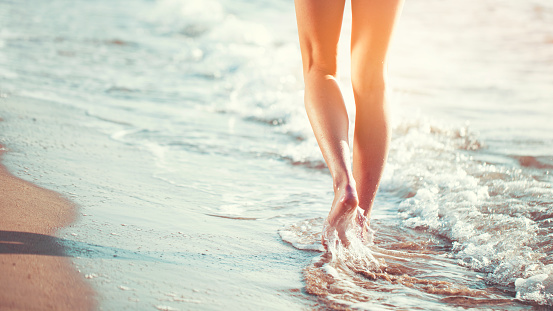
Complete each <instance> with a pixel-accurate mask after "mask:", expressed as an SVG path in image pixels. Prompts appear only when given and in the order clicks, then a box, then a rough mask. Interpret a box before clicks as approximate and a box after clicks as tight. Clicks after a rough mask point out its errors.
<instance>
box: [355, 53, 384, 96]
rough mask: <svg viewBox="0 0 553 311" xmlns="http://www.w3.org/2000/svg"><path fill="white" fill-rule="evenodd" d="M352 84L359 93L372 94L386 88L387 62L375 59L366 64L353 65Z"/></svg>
mask: <svg viewBox="0 0 553 311" xmlns="http://www.w3.org/2000/svg"><path fill="white" fill-rule="evenodd" d="M351 84H352V86H353V91H354V92H355V93H357V94H372V93H375V92H377V93H378V92H379V91H384V90H385V89H386V63H385V62H379V61H375V62H374V63H371V64H367V65H365V66H352V68H351Z"/></svg>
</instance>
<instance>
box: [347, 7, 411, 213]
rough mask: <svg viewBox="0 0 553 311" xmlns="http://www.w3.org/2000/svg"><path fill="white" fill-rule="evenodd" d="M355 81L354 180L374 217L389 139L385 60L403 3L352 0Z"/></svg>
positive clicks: (361, 204) (362, 204)
mask: <svg viewBox="0 0 553 311" xmlns="http://www.w3.org/2000/svg"><path fill="white" fill-rule="evenodd" d="M351 6H352V34H351V64H352V69H351V80H352V85H353V92H354V97H355V106H356V116H355V131H354V140H353V176H354V177H355V180H356V181H357V193H358V194H359V207H361V208H362V209H363V210H364V215H365V216H366V217H369V218H370V213H371V210H372V206H373V203H374V197H375V195H376V191H377V189H378V186H379V183H380V178H381V176H382V171H383V169H384V164H385V162H386V157H387V155H388V144H389V141H390V126H389V121H388V111H387V105H386V57H387V52H388V46H389V43H390V38H391V35H392V31H393V28H394V25H395V23H396V20H397V18H398V17H399V13H400V11H401V7H402V6H403V0H386V1H381V0H352V1H351Z"/></svg>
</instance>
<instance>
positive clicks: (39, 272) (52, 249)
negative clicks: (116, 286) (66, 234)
mask: <svg viewBox="0 0 553 311" xmlns="http://www.w3.org/2000/svg"><path fill="white" fill-rule="evenodd" d="M4 150H5V149H4V148H2V145H0V160H1V156H2V153H3V152H4ZM0 184H1V185H2V187H0V206H1V208H0V275H2V282H0V309H2V310H93V309H94V308H95V305H96V302H95V299H94V292H93V290H92V288H91V287H90V285H88V284H87V283H86V282H85V279H84V277H83V276H82V275H80V273H79V272H78V271H77V269H76V268H75V266H74V264H73V263H72V262H71V260H70V259H69V258H68V257H67V255H66V254H65V252H64V249H63V246H62V245H61V243H60V242H59V239H58V238H57V237H56V232H57V231H58V230H59V229H61V228H62V227H64V226H68V225H69V224H71V223H72V222H73V221H74V220H75V214H76V213H75V206H74V204H73V203H71V202H70V201H68V200H66V199H64V198H63V197H61V196H60V195H59V194H57V193H55V192H53V191H50V190H47V189H44V188H40V187H38V186H36V185H34V184H31V183H29V182H27V181H24V180H22V179H20V178H17V177H15V176H13V175H11V174H10V173H9V172H8V170H7V169H6V167H4V166H3V165H2V164H1V163H0Z"/></svg>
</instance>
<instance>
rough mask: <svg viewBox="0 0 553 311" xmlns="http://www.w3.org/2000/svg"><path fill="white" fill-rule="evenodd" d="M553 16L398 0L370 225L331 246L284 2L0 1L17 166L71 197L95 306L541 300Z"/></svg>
mask: <svg viewBox="0 0 553 311" xmlns="http://www.w3.org/2000/svg"><path fill="white" fill-rule="evenodd" d="M346 11H347V9H346ZM350 20H351V18H350V16H349V15H348V14H347V13H346V16H345V20H344V27H343V40H342V41H341V43H340V51H341V55H340V83H341V85H342V86H343V88H344V93H345V98H346V101H347V102H348V105H349V107H348V108H349V110H350V113H351V115H352V117H353V115H354V113H355V112H354V111H353V109H352V104H353V103H352V98H353V96H352V94H351V90H350V83H349V80H348V75H349V69H348V68H349V61H348V56H347V48H348V38H347V37H348V34H349V31H350V27H349V25H348V22H349V21H350ZM552 23H553V4H552V3H550V2H549V1H546V0H530V1H514V0H470V1H463V2H459V1H438V0H426V1H408V2H407V3H406V4H405V8H404V11H403V15H402V19H401V21H400V24H399V26H398V29H397V33H396V36H395V38H394V42H393V47H392V51H391V58H390V67H389V71H390V77H391V81H390V84H391V87H392V100H391V106H392V112H393V139H392V144H391V150H390V155H389V159H388V164H387V167H386V170H385V173H384V177H383V181H382V185H381V189H380V192H379V194H378V197H377V201H376V206H375V209H374V212H373V219H372V221H371V227H372V229H373V230H374V234H373V243H369V244H360V243H358V244H355V245H353V246H352V247H351V248H349V249H344V248H342V247H341V246H340V245H336V246H335V245H334V244H332V245H331V248H330V249H331V252H326V253H325V252H323V251H322V246H321V244H320V242H319V240H320V232H321V230H322V227H323V222H324V218H325V216H326V214H327V213H328V211H329V208H330V203H331V202H332V197H333V193H332V181H331V179H330V176H329V174H328V173H327V170H326V167H325V164H324V161H323V159H322V156H321V155H320V152H319V150H318V147H317V144H316V142H315V140H314V138H313V135H312V133H311V129H310V127H309V123H308V121H307V118H306V115H305V112H304V110H303V82H302V76H301V59H300V54H299V46H298V42H297V34H296V25H295V16H294V10H293V2H292V1H283V0H263V1H261V0H257V1H242V0H239V1H237V0H234V1H230V0H204V1H185V0H163V1H146V0H138V1H124V0H117V1H106V0H97V1H80V0H77V1H65V0H53V1H34V0H29V1H24V2H19V1H0V117H1V118H2V119H3V121H2V122H0V143H2V144H3V145H4V146H5V147H6V149H8V152H7V153H6V154H5V155H4V156H3V163H4V164H5V165H6V166H7V167H8V168H9V169H10V171H11V172H13V173H14V174H15V175H17V176H20V177H22V178H24V179H27V180H30V181H32V182H34V183H37V184H38V185H41V186H44V187H47V188H49V189H53V190H55V191H58V192H60V193H61V194H63V195H64V196H66V197H68V198H70V199H71V200H72V201H74V202H75V203H76V204H78V206H79V218H78V220H77V222H76V223H75V224H73V225H72V226H71V227H68V228H65V229H64V230H62V231H61V232H60V233H59V239H60V242H62V243H63V244H64V245H65V246H66V247H67V249H68V254H69V255H70V256H72V257H73V261H74V263H75V265H76V266H77V268H78V269H79V270H80V271H81V273H82V274H83V275H85V277H86V278H87V279H88V281H89V282H90V284H91V285H92V286H93V287H94V288H95V289H96V291H97V293H98V300H99V308H100V309H101V310H220V309H222V308H227V309H230V310H259V309H263V310H296V309H302V310H303V309H336V310H341V309H348V308H349V309H359V310H458V309H466V308H478V309H490V310H522V309H536V310H547V309H548V308H550V307H551V306H553V259H552V258H553V257H552V255H553V246H552V245H553V243H552V242H553V209H552V207H553V187H552V184H553V178H552V173H551V172H552V170H553V135H552V134H551V133H553V122H551V120H553V87H552V86H553V28H552V27H550V26H551V24H552Z"/></svg>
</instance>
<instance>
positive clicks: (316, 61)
mask: <svg viewBox="0 0 553 311" xmlns="http://www.w3.org/2000/svg"><path fill="white" fill-rule="evenodd" d="M336 60H337V53H335V52H334V53H332V52H325V51H324V50H323V49H321V48H318V47H317V46H315V45H314V44H308V45H307V46H306V47H305V48H304V49H303V51H302V63H303V74H304V76H306V77H307V76H310V75H317V76H319V75H321V76H333V77H336V74H337V71H338V66H337V64H336V63H337V61H336Z"/></svg>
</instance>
